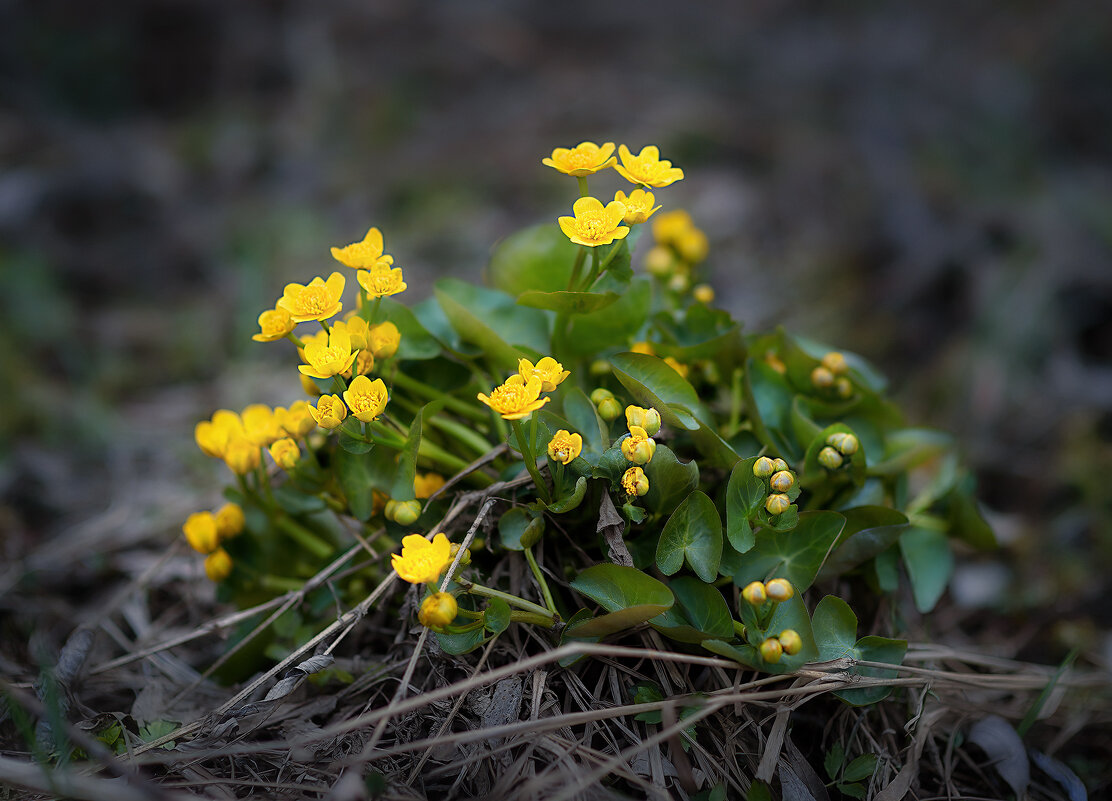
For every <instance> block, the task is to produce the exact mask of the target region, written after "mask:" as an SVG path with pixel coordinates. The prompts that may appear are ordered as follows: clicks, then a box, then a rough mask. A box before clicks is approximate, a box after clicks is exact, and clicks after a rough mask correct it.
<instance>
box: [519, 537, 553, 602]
mask: <svg viewBox="0 0 1112 801" xmlns="http://www.w3.org/2000/svg"><path fill="white" fill-rule="evenodd" d="M525 561H526V562H528V563H529V569H530V570H532V571H533V578H535V579H536V580H537V584H539V585H540V588H541V595H542V596H543V597H544V605H545V606H547V607H548V609H549V611H551V612H552V614H554V615H556V614H558V613H557V612H556V602H555V601H553V600H552V592H551V590H549V589H548V582H547V581H545V580H544V574H543V573H541V567H540V565H538V564H537V558H536V557H535V556H533V549H532V548H526V549H525Z"/></svg>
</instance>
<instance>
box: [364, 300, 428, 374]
mask: <svg viewBox="0 0 1112 801" xmlns="http://www.w3.org/2000/svg"><path fill="white" fill-rule="evenodd" d="M371 308H373V304H367V305H365V306H364V307H363V310H362V313H364V314H366V315H367V316H369V315H370V309H371ZM383 322H391V323H393V324H394V325H395V326H397V328H398V333H399V334H401V337H402V339H401V342H399V343H398V352H397V354H396V357H395V358H397V359H418V360H422V359H435V358H436V357H437V356H439V355H440V353H441V346H440V343H439V342H438V341H437V339H436V337H434V336H433V335H432V334H431V333H429V331H428V330H427V329H426V328H425V327H424V326H423V325H421V321H420V320H418V319H417V316H416V315H415V314H414V313H413V312H412V311H410V309H409V307H408V306H403V305H402V304H401V303H398V302H397V301H394V300H391V299H390V298H383V299H382V304H381V305H380V306H379V308H378V318H377V319H376V320H375V324H376V325H377V324H378V323H383Z"/></svg>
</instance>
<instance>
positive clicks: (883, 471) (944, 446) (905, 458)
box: [869, 428, 954, 476]
mask: <svg viewBox="0 0 1112 801" xmlns="http://www.w3.org/2000/svg"><path fill="white" fill-rule="evenodd" d="M884 446H885V447H884V456H883V459H882V461H879V462H874V463H873V464H872V465H870V466H869V474H870V475H874V476H894V475H897V474H899V473H903V472H906V471H908V470H911V469H912V468H914V467H918V466H919V465H921V464H923V463H924V462H927V461H929V460H931V459H933V458H935V457H936V456H941V455H942V454H943V453H945V452H946V451H948V450H950V449H951V448H953V447H954V438H953V437H951V436H950V435H949V434H946V433H944V432H942V431H933V430H931V429H929V428H903V429H900V430H898V431H889V432H888V434H887V435H886V436H885V438H884Z"/></svg>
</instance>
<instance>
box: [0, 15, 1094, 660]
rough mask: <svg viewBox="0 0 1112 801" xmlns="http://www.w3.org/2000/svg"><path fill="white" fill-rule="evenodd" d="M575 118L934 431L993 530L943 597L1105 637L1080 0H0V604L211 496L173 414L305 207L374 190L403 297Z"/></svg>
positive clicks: (257, 374) (736, 288) (446, 263)
mask: <svg viewBox="0 0 1112 801" xmlns="http://www.w3.org/2000/svg"><path fill="white" fill-rule="evenodd" d="M585 139H590V140H594V141H596V142H604V141H614V142H618V143H622V142H624V143H627V144H628V145H630V147H631V148H632V149H634V150H635V151H636V150H639V149H640V147H641V146H642V145H645V144H650V143H655V144H658V145H659V146H660V147H661V151H662V154H663V156H664V157H665V158H669V159H671V160H672V161H673V162H674V163H675V164H677V165H678V166H680V167H682V168H683V169H684V170H685V173H686V179H685V180H684V181H683V182H681V183H679V184H677V185H675V186H674V187H671V188H669V189H667V190H663V191H662V192H660V193H659V194H658V198H659V199H660V200H661V201H663V202H664V203H665V204H666V207H667V208H674V207H679V206H683V207H686V208H688V209H689V210H690V211H691V212H692V214H693V215H694V217H695V220H696V222H697V223H698V224H699V225H700V226H701V227H703V228H704V229H705V230H706V231H707V233H708V236H709V238H710V242H711V264H712V265H713V270H714V273H713V283H714V284H715V286H716V288H717V290H718V293H719V294H718V297H719V302H720V303H721V304H722V305H723V306H725V307H726V308H728V309H730V310H731V311H732V312H733V313H734V314H735V315H737V316H738V317H740V318H741V319H743V320H744V321H745V324H746V326H747V328H748V330H760V329H763V328H767V327H770V326H774V325H777V324H781V323H782V324H784V325H786V326H788V327H789V328H790V329H792V330H794V331H797V332H799V333H803V334H807V335H809V336H812V337H816V338H820V339H823V340H826V341H827V342H829V343H831V344H833V345H837V346H839V347H843V348H845V349H849V350H853V351H856V352H859V353H861V354H862V355H864V356H866V357H868V358H869V359H872V360H873V361H874V362H876V363H878V364H879V365H880V366H881V367H882V369H883V370H884V371H885V372H886V373H887V374H888V375H889V376H890V378H891V379H892V382H893V390H894V393H895V395H896V396H897V398H898V400H899V401H900V402H901V403H902V404H903V405H904V406H905V408H906V409H907V410H908V417H909V419H910V420H912V421H914V422H915V423H917V424H922V425H928V426H935V427H938V428H943V429H946V430H949V431H951V432H954V433H955V434H956V435H957V436H959V437H960V439H961V442H962V445H963V448H964V450H965V452H966V454H967V456H968V458H969V460H970V462H971V464H972V465H973V466H974V468H975V470H976V473H977V475H978V478H979V481H980V487H981V496H982V498H983V500H984V503H985V505H986V507H987V509H988V511H989V513H990V514H991V518H992V520H993V522H994V524H995V526H996V530H997V534H998V536H999V538H1000V539H1001V542H1002V544H1003V545H1004V549H1003V550H1002V551H1001V552H1000V553H997V554H992V555H989V556H987V557H986V556H976V557H971V558H970V559H968V560H967V561H966V562H964V563H963V565H962V568H961V571H960V573H959V575H958V579H957V582H956V584H955V587H954V590H953V598H954V600H956V601H957V602H958V603H957V604H956V605H955V606H956V607H957V608H959V609H965V610H970V609H972V610H976V609H979V608H984V607H989V608H993V609H995V610H997V611H1000V610H1004V611H1007V612H1008V613H1009V614H1010V615H1011V617H1009V622H1008V623H1007V625H1004V626H999V627H998V628H996V629H994V630H993V631H991V632H987V631H985V629H984V627H988V626H991V625H992V624H991V623H990V622H988V621H996V620H1000V619H1001V618H999V617H993V616H987V615H985V616H982V618H980V619H979V620H980V622H979V623H978V622H976V621H977V620H978V619H977V618H975V617H969V616H966V617H963V618H962V625H961V626H958V627H956V628H955V629H954V630H953V631H952V632H951V634H952V636H955V637H958V638H961V637H963V636H968V637H969V638H970V640H973V639H975V638H980V640H983V639H985V638H986V636H987V637H988V638H990V639H995V640H998V641H1003V647H1004V648H1005V650H1008V651H1010V652H1013V653H1017V654H1020V655H1025V656H1028V657H1041V658H1040V661H1044V660H1047V659H1054V658H1055V657H1056V654H1057V655H1058V658H1060V650H1059V649H1064V648H1065V647H1066V646H1067V645H1068V644H1069V643H1072V642H1078V643H1080V644H1081V645H1082V646H1083V648H1084V649H1085V650H1086V652H1087V653H1089V654H1090V655H1095V654H1096V655H1098V654H1100V653H1102V652H1103V653H1104V654H1105V655H1106V656H1107V654H1108V653H1109V644H1108V641H1107V639H1106V638H1105V636H1104V633H1103V632H1105V631H1107V629H1108V628H1109V626H1110V623H1112V619H1110V618H1112V605H1110V604H1108V603H1107V600H1108V598H1109V588H1110V582H1109V578H1108V577H1109V576H1110V575H1112V493H1110V492H1109V490H1108V484H1107V481H1108V476H1109V475H1112V158H1110V157H1112V15H1109V14H1108V13H1107V9H1101V8H1100V4H1097V3H1092V2H1089V1H1088V0H1061V1H1060V2H1056V3H1053V4H1050V3H1044V2H1035V0H1014V1H1013V2H1002V3H992V4H987V3H985V4H982V3H973V4H971V3H968V2H960V1H959V0H938V1H937V2H931V3H918V4H891V3H883V2H868V1H866V0H861V1H859V2H839V3H829V2H821V3H820V2H803V3H792V4H788V3H778V2H772V1H771V0H764V1H763V2H751V3H745V4H739V3H736V2H725V1H718V2H703V3H690V4H683V5H682V6H681V5H680V4H664V3H658V4H654V3H643V2H642V3H637V4H624V3H605V4H603V3H586V2H571V1H569V2H561V3H549V2H510V0H492V1H490V2H484V3H459V2H448V1H447V0H443V1H442V2H423V3H413V2H402V0H379V1H376V2H365V1H363V0H335V1H333V2H313V3H310V2H296V0H286V1H285V2H278V1H275V2H261V1H260V2H248V3H226V2H217V0H112V2H108V0H85V1H84V2H80V3H75V2H67V1H66V0H35V2H31V1H30V0H22V2H21V1H20V0H0V272H2V276H3V283H2V287H3V291H2V292H0V334H2V336H0V382H2V385H0V389H2V392H0V532H2V537H0V548H2V554H0V558H2V560H3V565H4V568H3V569H2V571H0V604H4V605H6V606H8V607H9V608H8V609H7V611H9V612H10V611H12V610H11V608H10V604H11V598H12V596H11V595H10V594H9V595H7V596H6V597H5V596H4V595H2V593H7V592H8V591H9V590H12V589H13V588H15V587H17V586H18V587H20V588H22V589H23V590H32V591H33V590H34V589H35V588H39V589H41V590H43V599H44V600H43V603H44V604H45V611H44V613H43V617H42V619H41V621H40V622H41V623H42V625H47V623H46V621H51V620H53V621H55V622H56V623H57V625H58V626H59V628H58V633H59V634H61V635H62V636H63V637H64V634H65V632H67V631H68V630H69V629H70V628H72V617H71V616H69V615H67V610H68V609H69V608H70V607H71V606H72V604H73V603H74V602H75V601H80V603H82V604H86V603H89V602H90V599H91V598H95V597H97V594H98V593H103V592H105V591H106V590H105V580H106V578H111V577H112V576H113V575H120V574H121V573H122V574H133V573H134V571H135V570H137V569H138V567H139V566H141V565H142V564H145V563H144V562H142V558H141V556H140V555H137V551H136V550H135V547H136V546H144V545H153V546H154V548H156V549H162V548H163V547H164V546H165V544H167V543H169V542H171V541H172V540H173V539H174V538H175V537H177V536H178V535H179V532H180V528H179V527H180V524H181V521H182V520H183V519H184V517H185V516H186V515H187V514H188V513H189V512H191V511H194V510H196V509H198V508H209V506H211V505H214V504H215V503H217V501H218V495H219V489H220V486H221V484H222V482H223V481H224V479H225V476H224V475H223V473H222V472H221V471H222V470H223V468H222V466H217V465H214V464H213V463H211V462H210V461H209V460H207V459H206V458H205V457H204V456H202V455H201V454H200V452H199V451H198V450H197V449H196V447H195V446H194V443H193V436H192V430H193V425H194V423H195V422H196V421H197V420H199V419H201V418H203V417H206V418H207V417H208V416H209V415H210V414H211V412H212V411H213V410H214V409H216V408H219V407H230V408H235V409H238V408H242V406H243V405H245V404H247V403H249V402H253V401H263V402H270V403H286V402H288V401H290V400H292V399H294V398H296V397H298V395H299V389H298V386H299V385H298V381H297V374H296V373H292V374H291V372H290V370H289V367H288V365H289V362H288V357H289V353H288V351H287V349H284V348H282V347H281V346H266V345H261V344H259V343H255V342H252V341H251V339H250V334H251V333H253V332H254V331H256V330H257V327H256V323H255V318H256V317H257V315H258V314H259V312H260V311H262V310H263V309H265V308H268V307H270V306H271V305H272V304H273V301H274V299H275V298H277V297H278V296H279V295H280V294H281V289H282V286H283V285H284V284H285V283H287V282H289V281H298V282H307V281H308V279H309V278H311V277H312V276H314V275H318V274H320V275H327V273H328V272H329V271H331V270H332V269H334V268H337V266H336V264H335V263H334V262H333V261H332V259H331V258H330V256H329V253H328V248H329V246H331V245H341V244H346V243H348V242H352V241H356V240H358V239H361V238H362V236H363V234H364V233H365V231H366V229H367V228H368V227H369V226H370V225H372V224H373V225H377V226H379V227H380V228H381V229H382V230H383V231H384V232H385V236H386V244H387V250H388V251H389V252H390V253H392V254H394V256H395V258H396V260H397V264H398V266H401V267H403V268H404V269H405V271H406V279H407V281H408V283H409V286H410V290H409V293H407V296H406V298H407V300H409V301H411V302H412V301H415V300H418V299H420V298H422V297H424V296H426V295H427V294H428V293H429V292H430V287H431V282H432V281H434V280H435V279H436V278H437V277H438V276H441V275H448V274H450V275H454V276H458V277H463V278H469V279H476V280H477V279H479V278H480V276H481V274H482V269H483V266H484V263H485V261H486V258H487V255H488V253H489V250H490V248H491V246H492V244H493V243H495V242H496V241H497V240H498V239H500V238H501V237H503V236H505V235H507V234H508V233H510V232H512V231H513V230H515V229H516V228H517V227H520V226H522V225H525V224H529V223H533V222H537V221H542V220H554V219H555V217H556V216H557V215H559V214H565V213H567V209H568V208H569V207H570V203H571V200H572V199H573V198H574V196H575V189H574V185H572V184H570V182H569V181H568V179H567V178H565V177H563V176H560V175H558V174H557V173H555V172H554V171H552V170H550V169H548V168H545V167H543V166H542V165H541V163H540V159H541V158H542V157H544V156H546V155H548V154H549V153H550V152H551V150H552V148H554V147H557V146H566V147H570V146H572V145H574V144H576V143H578V142H579V141H582V140H585ZM610 188H611V189H614V188H625V187H624V186H621V187H619V185H618V184H617V183H615V185H614V186H613V187H610ZM47 590H49V592H47ZM5 619H7V623H5V624H4V625H5V627H6V628H7V627H9V626H11V625H13V624H12V623H11V621H10V619H8V618H7V616H6V615H5ZM970 621H973V622H970ZM1061 621H1068V624H1066V625H1063V624H1062V623H1061ZM978 626H981V627H982V628H980V629H979V628H978ZM1048 626H1056V628H1055V629H1054V631H1055V632H1056V636H1057V639H1056V641H1055V642H1056V644H1055V645H1054V646H1053V647H1050V648H1048V642H1047V638H1046V637H1045V636H1037V635H1040V633H1045V632H1046V631H1047V630H1048V629H1047V627H1048ZM7 634H8V635H12V634H16V632H14V631H13V630H12V629H11V628H7ZM0 636H2V633H0ZM16 639H20V640H22V639H23V637H22V636H17V637H16ZM1040 649H1041V651H1042V652H1041V653H1040Z"/></svg>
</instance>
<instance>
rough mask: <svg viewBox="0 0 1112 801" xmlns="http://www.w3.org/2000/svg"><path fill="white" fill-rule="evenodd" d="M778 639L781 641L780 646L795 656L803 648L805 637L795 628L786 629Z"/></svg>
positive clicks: (788, 653) (786, 652)
mask: <svg viewBox="0 0 1112 801" xmlns="http://www.w3.org/2000/svg"><path fill="white" fill-rule="evenodd" d="M776 639H778V640H779V641H780V647H781V648H783V649H784V653H785V654H787V655H788V656H795V655H796V654H798V653H799V652H800V651H802V650H803V639H802V638H801V637H800V636H799V632H797V631H796V630H795V629H784V630H783V631H781V632H780V636H779V637H777V638H776Z"/></svg>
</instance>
